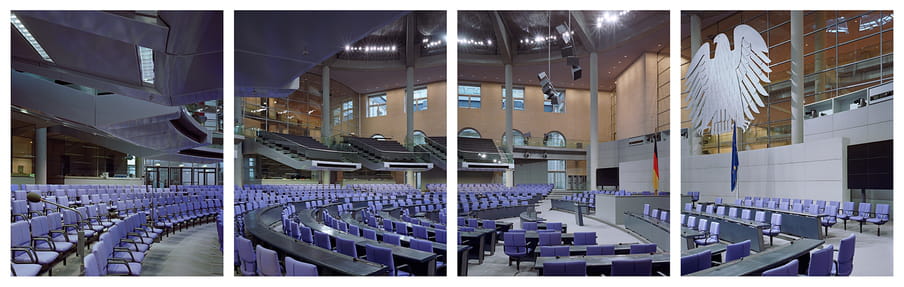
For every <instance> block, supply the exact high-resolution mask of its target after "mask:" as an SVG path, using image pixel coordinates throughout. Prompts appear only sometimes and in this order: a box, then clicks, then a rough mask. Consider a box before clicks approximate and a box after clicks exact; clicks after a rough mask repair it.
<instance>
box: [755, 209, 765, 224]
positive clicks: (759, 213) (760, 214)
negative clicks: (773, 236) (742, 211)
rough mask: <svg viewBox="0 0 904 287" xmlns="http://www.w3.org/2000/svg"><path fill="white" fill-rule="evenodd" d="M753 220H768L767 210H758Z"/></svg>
mask: <svg viewBox="0 0 904 287" xmlns="http://www.w3.org/2000/svg"><path fill="white" fill-rule="evenodd" d="M753 220H754V221H756V222H763V223H765V222H766V212H765V211H757V212H756V215H755V216H754V217H753Z"/></svg>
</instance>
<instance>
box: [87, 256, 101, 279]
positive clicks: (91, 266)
mask: <svg viewBox="0 0 904 287" xmlns="http://www.w3.org/2000/svg"><path fill="white" fill-rule="evenodd" d="M84 266H85V276H101V274H100V269H98V267H97V259H96V257H94V253H88V255H87V256H85V260H84Z"/></svg>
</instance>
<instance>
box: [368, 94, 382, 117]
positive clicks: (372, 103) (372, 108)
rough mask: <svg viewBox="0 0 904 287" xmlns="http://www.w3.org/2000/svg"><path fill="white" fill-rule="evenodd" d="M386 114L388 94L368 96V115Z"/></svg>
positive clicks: (380, 115)
mask: <svg viewBox="0 0 904 287" xmlns="http://www.w3.org/2000/svg"><path fill="white" fill-rule="evenodd" d="M385 115H386V94H379V95H373V96H368V97H367V117H368V118H372V117H382V116H385Z"/></svg>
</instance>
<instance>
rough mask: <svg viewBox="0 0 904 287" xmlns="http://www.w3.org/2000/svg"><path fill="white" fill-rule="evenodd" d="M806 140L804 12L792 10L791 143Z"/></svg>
mask: <svg viewBox="0 0 904 287" xmlns="http://www.w3.org/2000/svg"><path fill="white" fill-rule="evenodd" d="M803 142H804V13H803V11H800V10H798V11H791V144H799V143H803Z"/></svg>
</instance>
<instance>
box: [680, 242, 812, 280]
mask: <svg viewBox="0 0 904 287" xmlns="http://www.w3.org/2000/svg"><path fill="white" fill-rule="evenodd" d="M823 243H824V241H822V240H817V239H808V238H802V239H799V240H796V241H792V242H791V244H789V245H785V246H781V247H777V248H772V249H770V250H769V251H766V252H760V253H757V254H753V255H750V256H747V257H744V258H743V259H741V260H735V261H731V262H728V263H725V264H722V265H719V266H715V267H711V268H707V269H703V270H700V271H697V272H694V273H691V274H688V275H687V276H759V275H762V274H763V271H766V270H769V269H772V268H775V267H778V266H781V265H784V264H785V263H788V262H790V261H791V260H794V259H797V260H798V261H799V262H800V264H799V265H798V273H806V270H807V269H808V267H809V265H810V250H813V249H814V248H819V247H820V246H822V244H823Z"/></svg>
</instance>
